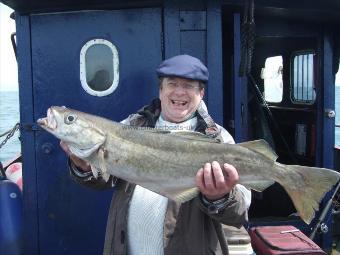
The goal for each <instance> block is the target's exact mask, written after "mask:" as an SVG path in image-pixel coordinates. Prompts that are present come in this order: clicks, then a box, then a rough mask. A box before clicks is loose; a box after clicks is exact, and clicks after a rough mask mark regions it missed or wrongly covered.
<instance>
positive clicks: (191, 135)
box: [171, 130, 221, 143]
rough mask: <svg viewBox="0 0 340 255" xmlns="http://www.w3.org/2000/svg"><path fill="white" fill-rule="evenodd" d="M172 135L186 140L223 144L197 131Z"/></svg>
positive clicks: (172, 132)
mask: <svg viewBox="0 0 340 255" xmlns="http://www.w3.org/2000/svg"><path fill="white" fill-rule="evenodd" d="M171 135H174V136H178V137H181V138H186V139H190V140H196V141H202V142H209V143H221V142H220V141H219V140H217V139H214V138H211V137H210V136H207V135H205V134H202V133H200V132H195V131H182V130H181V131H177V130H176V131H171Z"/></svg>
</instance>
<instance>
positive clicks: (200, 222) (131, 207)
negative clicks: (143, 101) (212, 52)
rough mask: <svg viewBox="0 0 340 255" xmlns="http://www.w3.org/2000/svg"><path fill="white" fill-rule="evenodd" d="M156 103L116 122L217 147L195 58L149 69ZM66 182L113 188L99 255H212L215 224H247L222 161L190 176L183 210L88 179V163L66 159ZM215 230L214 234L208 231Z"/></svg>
mask: <svg viewBox="0 0 340 255" xmlns="http://www.w3.org/2000/svg"><path fill="white" fill-rule="evenodd" d="M157 74H158V76H159V80H160V84H159V99H155V100H153V101H152V102H151V104H150V105H148V106H145V107H143V108H142V109H141V110H140V111H138V113H136V114H132V115H130V116H129V117H128V118H127V119H125V120H123V121H122V123H124V124H129V125H132V126H141V127H155V128H159V129H167V130H170V129H171V130H174V129H179V130H195V131H198V132H201V133H205V134H208V135H210V136H212V137H215V138H217V139H220V140H222V141H223V142H228V143H234V140H233V138H232V137H231V136H230V134H229V133H228V132H227V131H226V130H225V129H223V128H222V127H220V126H218V125H217V124H215V123H214V122H213V120H212V119H211V117H210V116H209V114H208V112H207V109H206V107H205V104H204V102H203V100H202V98H203V96H204V85H205V83H206V82H207V81H208V76H209V73H208V70H207V68H206V67H205V66H204V65H203V64H202V63H201V61H199V60H198V59H197V58H194V57H191V56H188V55H179V56H175V57H173V58H170V59H167V60H165V61H163V62H162V63H161V65H160V66H159V68H158V69H157ZM61 146H62V148H63V149H64V150H65V152H66V153H67V154H68V155H69V156H70V161H69V164H70V171H71V175H72V176H73V177H74V179H75V180H76V181H78V182H80V183H82V184H85V185H87V186H92V187H95V188H107V187H112V186H115V187H116V191H115V193H114V197H113V199H112V202H111V207H110V212H109V217H108V223H107V229H106V238H105V247H104V254H107V255H112V254H115V255H116V254H118V255H120V254H129V255H134V254H145V255H152V254H155V255H159V254H171V255H175V254H176V255H182V254H183V255H184V254H185V255H187V254H195V255H197V254H202V255H203V254H205V255H206V254H216V251H217V250H218V249H219V245H218V236H217V232H218V227H217V226H216V222H222V223H225V224H228V225H233V226H237V227H240V226H241V225H242V224H244V223H245V221H246V220H247V209H248V207H249V205H250V192H249V191H248V190H246V189H245V188H244V187H243V186H241V185H239V184H237V182H238V178H239V177H238V173H237V170H236V169H235V168H234V167H233V166H232V165H229V164H228V162H225V164H224V165H222V166H220V164H219V163H217V162H215V161H214V162H207V163H206V164H205V165H204V166H202V168H201V169H197V174H196V177H194V176H193V178H195V180H196V185H197V187H198V188H199V190H200V192H201V194H200V195H199V196H198V197H196V198H194V199H192V200H190V201H188V202H186V203H183V204H177V203H175V202H174V201H171V200H168V199H167V198H165V197H163V196H161V195H158V194H156V193H154V192H152V191H149V190H147V189H144V188H142V187H140V186H138V185H137V186H136V185H134V184H131V183H127V182H125V181H124V180H120V179H117V178H115V177H114V176H111V177H110V179H109V181H108V182H105V181H104V180H103V178H101V177H99V178H98V179H95V178H94V177H93V175H92V172H91V167H90V166H89V164H88V163H87V162H85V161H83V160H81V159H79V158H77V157H75V156H74V155H72V154H71V153H70V151H69V150H68V148H67V146H66V145H65V144H64V143H63V142H61ZM216 230H217V231H216Z"/></svg>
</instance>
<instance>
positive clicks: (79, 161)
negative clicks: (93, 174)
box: [60, 141, 91, 172]
mask: <svg viewBox="0 0 340 255" xmlns="http://www.w3.org/2000/svg"><path fill="white" fill-rule="evenodd" d="M60 147H61V148H62V149H63V150H64V151H65V153H66V154H67V155H68V156H69V157H70V159H71V160H72V162H73V164H75V165H76V166H77V167H78V168H80V169H82V170H83V171H84V172H88V171H91V166H90V164H89V163H87V162H86V161H85V160H83V159H81V158H78V157H76V156H75V155H74V154H72V152H71V151H70V149H69V147H68V146H67V144H66V143H64V142H63V141H60Z"/></svg>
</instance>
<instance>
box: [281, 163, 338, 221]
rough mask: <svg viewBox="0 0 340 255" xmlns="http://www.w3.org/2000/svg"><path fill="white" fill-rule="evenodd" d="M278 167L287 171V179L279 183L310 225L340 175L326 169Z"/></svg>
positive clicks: (295, 166)
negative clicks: (323, 199)
mask: <svg viewBox="0 0 340 255" xmlns="http://www.w3.org/2000/svg"><path fill="white" fill-rule="evenodd" d="M276 165H280V167H281V168H284V171H287V174H285V175H284V176H286V177H287V178H284V179H281V180H279V181H278V182H279V183H280V184H281V185H282V186H283V187H284V189H285V190H286V192H287V193H288V194H289V196H290V197H291V199H292V201H293V204H294V206H295V208H296V209H297V211H298V212H299V214H300V217H301V218H302V219H303V220H304V221H305V222H306V223H307V224H309V223H310V222H311V221H312V219H313V218H314V215H315V211H316V210H319V204H320V202H321V199H322V198H323V197H324V195H325V194H326V192H328V191H329V190H330V189H331V188H332V186H333V185H335V184H336V183H337V182H338V180H339V178H340V174H339V173H338V172H336V171H333V170H329V169H326V168H318V167H307V166H298V165H281V164H279V163H276ZM288 173H293V174H288ZM294 184H295V185H294Z"/></svg>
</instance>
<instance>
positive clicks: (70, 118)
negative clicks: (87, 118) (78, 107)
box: [64, 113, 77, 124]
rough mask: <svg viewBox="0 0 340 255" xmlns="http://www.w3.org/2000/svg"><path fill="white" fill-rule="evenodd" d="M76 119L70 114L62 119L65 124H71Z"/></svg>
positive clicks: (75, 116)
mask: <svg viewBox="0 0 340 255" xmlns="http://www.w3.org/2000/svg"><path fill="white" fill-rule="evenodd" d="M76 119H77V115H75V114H72V113H70V114H68V115H66V116H65V119H64V120H65V123H66V124H71V123H73V122H74V121H75V120H76Z"/></svg>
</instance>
